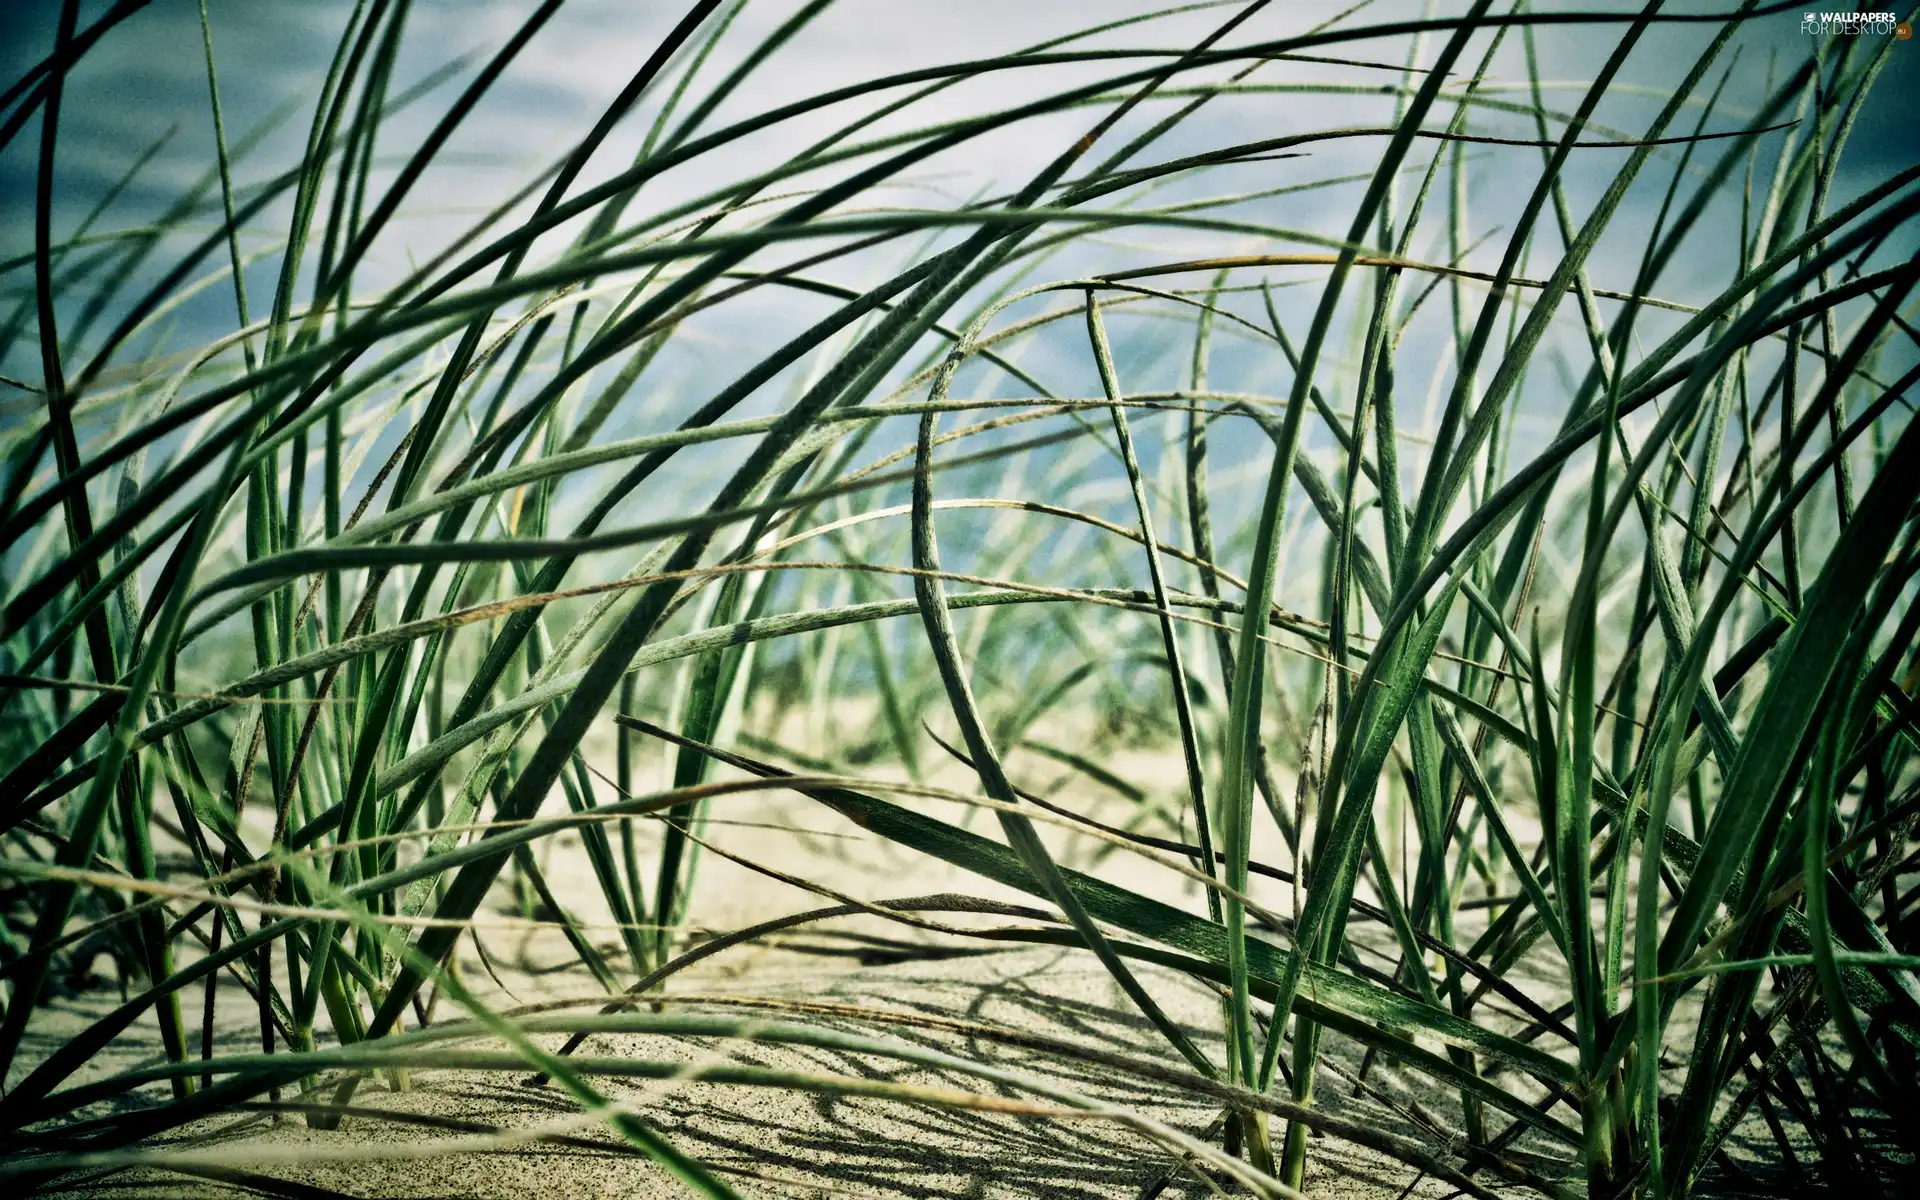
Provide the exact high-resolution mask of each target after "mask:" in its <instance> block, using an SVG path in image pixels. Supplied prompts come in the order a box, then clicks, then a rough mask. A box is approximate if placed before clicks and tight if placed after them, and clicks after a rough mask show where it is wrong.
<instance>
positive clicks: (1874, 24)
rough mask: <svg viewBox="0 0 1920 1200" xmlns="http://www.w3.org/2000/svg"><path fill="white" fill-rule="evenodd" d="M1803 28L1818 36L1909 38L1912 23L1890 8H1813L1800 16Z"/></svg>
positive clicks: (1801, 28)
mask: <svg viewBox="0 0 1920 1200" xmlns="http://www.w3.org/2000/svg"><path fill="white" fill-rule="evenodd" d="M1800 32H1802V33H1805V34H1812V35H1815V36H1819V37H1897V38H1899V39H1900V40H1901V41H1903V42H1904V41H1906V40H1907V39H1908V38H1910V37H1912V36H1913V26H1912V25H1911V24H1909V23H1908V22H1906V21H1902V20H1900V19H1898V18H1897V17H1896V16H1895V15H1894V14H1893V13H1890V12H1810V13H1802V14H1801V16H1800Z"/></svg>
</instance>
